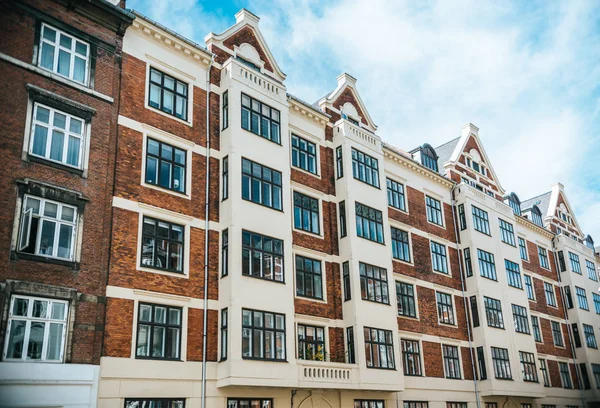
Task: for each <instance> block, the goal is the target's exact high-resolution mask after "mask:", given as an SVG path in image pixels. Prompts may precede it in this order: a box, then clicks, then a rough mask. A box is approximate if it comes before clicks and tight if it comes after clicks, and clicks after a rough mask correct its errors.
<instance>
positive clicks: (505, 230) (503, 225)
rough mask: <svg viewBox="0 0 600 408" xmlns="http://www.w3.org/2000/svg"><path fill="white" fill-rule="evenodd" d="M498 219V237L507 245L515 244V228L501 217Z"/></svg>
mask: <svg viewBox="0 0 600 408" xmlns="http://www.w3.org/2000/svg"><path fill="white" fill-rule="evenodd" d="M498 221H499V222H500V239H502V242H504V243H506V244H508V245H512V246H516V243H515V230H514V228H513V226H512V224H509V223H508V222H506V221H504V220H501V219H498Z"/></svg>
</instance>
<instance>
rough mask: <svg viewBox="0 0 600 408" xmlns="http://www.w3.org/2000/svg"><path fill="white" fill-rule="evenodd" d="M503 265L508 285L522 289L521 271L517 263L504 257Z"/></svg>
mask: <svg viewBox="0 0 600 408" xmlns="http://www.w3.org/2000/svg"><path fill="white" fill-rule="evenodd" d="M504 267H505V268H506V278H507V280H508V286H512V287H514V288H518V289H523V282H521V271H520V269H519V264H517V263H514V262H512V261H509V260H508V259H505V260H504Z"/></svg>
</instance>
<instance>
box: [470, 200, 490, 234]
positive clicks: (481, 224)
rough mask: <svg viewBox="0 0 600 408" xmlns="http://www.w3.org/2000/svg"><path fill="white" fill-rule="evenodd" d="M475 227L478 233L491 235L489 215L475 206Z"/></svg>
mask: <svg viewBox="0 0 600 408" xmlns="http://www.w3.org/2000/svg"><path fill="white" fill-rule="evenodd" d="M473 227H474V228H475V230H476V231H479V232H482V233H484V234H486V235H491V233H490V221H489V219H488V213H487V212H485V211H483V210H482V209H481V208H478V207H475V206H473Z"/></svg>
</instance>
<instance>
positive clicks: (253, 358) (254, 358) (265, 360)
mask: <svg viewBox="0 0 600 408" xmlns="http://www.w3.org/2000/svg"><path fill="white" fill-rule="evenodd" d="M242 360H249V361H264V362H267V363H288V362H289V361H287V360H285V359H284V360H277V359H274V358H260V357H242Z"/></svg>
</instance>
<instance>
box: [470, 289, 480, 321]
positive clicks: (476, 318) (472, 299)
mask: <svg viewBox="0 0 600 408" xmlns="http://www.w3.org/2000/svg"><path fill="white" fill-rule="evenodd" d="M469 303H470V304H471V316H472V319H471V321H472V322H473V327H479V308H478V307H477V296H471V297H470V298H469Z"/></svg>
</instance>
